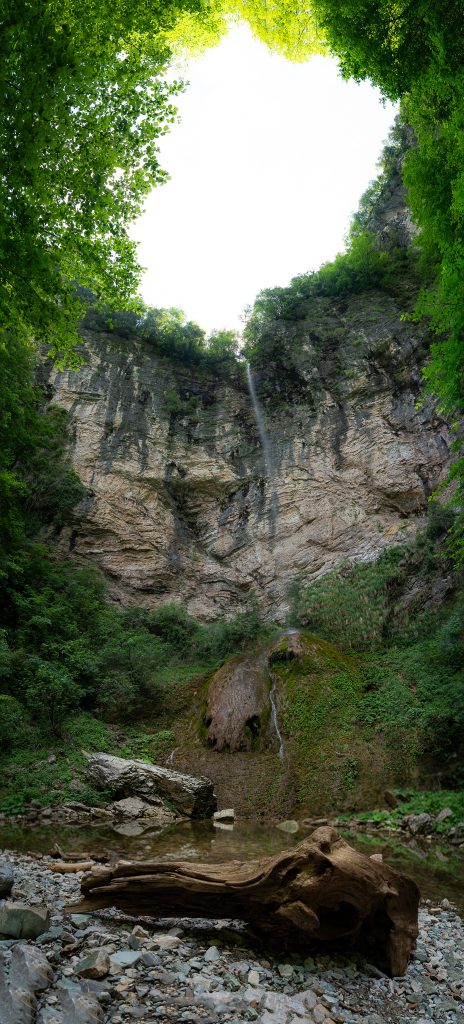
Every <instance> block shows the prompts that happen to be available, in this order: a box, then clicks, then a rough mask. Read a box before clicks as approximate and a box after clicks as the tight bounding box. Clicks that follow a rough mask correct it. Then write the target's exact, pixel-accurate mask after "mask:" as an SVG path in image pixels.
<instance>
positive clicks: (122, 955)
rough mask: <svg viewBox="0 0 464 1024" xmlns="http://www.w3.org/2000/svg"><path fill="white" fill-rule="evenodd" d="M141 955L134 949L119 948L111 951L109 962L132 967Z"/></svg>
mask: <svg viewBox="0 0 464 1024" xmlns="http://www.w3.org/2000/svg"><path fill="white" fill-rule="evenodd" d="M141 955H142V954H141V953H139V951H138V950H135V949H120V950H118V952H117V953H111V955H110V963H111V964H117V965H118V967H132V966H133V964H136V963H137V961H138V960H140V957H141Z"/></svg>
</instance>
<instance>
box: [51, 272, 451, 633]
mask: <svg viewBox="0 0 464 1024" xmlns="http://www.w3.org/2000/svg"><path fill="white" fill-rule="evenodd" d="M401 312H402V307H401V303H399V302H397V301H396V300H395V299H394V298H392V297H391V296H389V295H386V294H385V293H383V292H375V291H371V292H369V293H366V294H363V295H355V296H350V297H348V298H347V299H344V300H343V301H342V300H341V299H329V298H320V297H319V298H314V299H311V300H308V301H307V302H306V304H305V305H304V308H303V309H302V310H301V311H300V313H301V315H300V318H299V319H298V320H295V321H289V322H285V321H277V322H276V324H275V328H274V331H275V335H276V338H275V343H276V346H277V349H278V350H279V352H280V357H279V362H278V365H277V363H276V364H275V365H269V366H268V367H267V368H266V372H265V374H263V373H262V374H261V375H256V378H255V384H256V390H257V392H258V396H260V399H261V405H262V409H263V416H264V422H265V425H266V429H267V434H268V438H269V446H270V452H271V457H272V458H271V468H269V465H267V468H266V460H265V459H264V458H263V451H262V447H261V443H260V439H259V433H258V430H257V426H256V422H255V418H254V415H253V410H252V407H251V403H250V396H249V393H248V389H247V384H246V375H245V369H244V367H240V366H239V367H238V368H237V369H235V370H230V369H229V370H226V369H224V370H222V371H221V372H219V370H218V371H217V373H214V372H213V371H212V370H206V369H205V368H199V367H197V366H190V367H186V366H182V365H181V364H180V363H176V362H175V361H169V360H167V359H166V358H163V357H161V356H159V355H157V354H156V352H155V351H154V350H153V348H150V346H149V345H148V344H147V343H144V342H141V341H140V340H137V339H134V338H122V337H119V336H117V335H115V334H105V333H101V332H100V333H98V332H94V333H92V332H84V334H83V340H84V356H85V365H84V366H83V367H82V368H81V369H80V370H79V371H77V372H71V371H67V372H58V371H53V370H51V369H50V370H49V380H50V384H51V385H52V387H53V401H54V402H55V403H56V404H58V405H60V406H62V407H63V408H65V409H67V410H68V411H69V413H70V419H71V426H72V436H73V440H72V460H73V464H74V467H75V469H76V471H77V472H78V474H79V476H80V477H81V479H82V480H83V482H84V484H85V485H86V486H87V488H88V492H87V497H86V498H85V499H84V500H83V501H82V502H81V504H80V505H79V506H78V507H77V509H76V510H75V513H74V518H73V521H72V522H71V523H69V524H68V525H67V526H66V527H65V528H63V530H62V532H61V535H60V537H59V539H58V553H59V554H62V555H67V554H68V553H70V554H71V556H72V557H73V558H75V559H76V560H77V561H78V562H79V563H81V564H82V563H84V564H85V563H90V564H92V565H97V566H98V567H99V568H100V569H102V570H103V572H104V573H105V575H106V577H107V578H108V581H109V597H110V599H112V600H114V601H117V602H121V603H122V604H125V605H127V604H131V603H132V604H139V605H144V606H146V607H157V606H159V605H161V604H163V603H166V602H168V601H173V600H174V601H181V602H182V603H183V604H184V605H185V606H186V607H187V609H188V610H189V612H191V613H192V614H194V615H196V616H198V617H200V618H202V619H212V618H215V617H217V616H220V615H224V614H225V615H231V614H234V613H235V612H237V611H240V610H241V609H243V608H244V607H245V606H246V604H247V601H248V600H249V598H250V595H255V596H256V597H257V598H258V600H259V602H260V604H261V606H262V607H263V608H264V609H265V610H266V611H267V612H268V613H269V614H270V615H272V616H276V617H283V615H284V614H285V613H286V610H287V608H288V604H289V596H288V594H289V587H290V585H291V584H292V583H293V582H294V581H295V580H300V581H302V582H305V583H309V582H310V581H311V580H313V579H314V578H317V577H318V576H320V575H321V574H323V573H325V572H327V571H328V570H330V569H331V568H333V567H334V566H336V565H338V564H340V563H341V562H343V561H344V560H346V559H354V560H359V559H372V558H374V557H375V556H376V555H377V554H378V553H379V552H380V551H381V550H382V549H383V548H384V547H386V546H388V545H390V544H392V543H397V542H399V541H402V540H405V539H407V538H408V537H409V536H411V534H413V533H414V532H415V530H416V528H417V525H418V524H420V523H421V522H422V520H423V516H424V513H425V509H426V503H427V498H428V496H429V495H430V493H431V491H432V490H433V489H434V487H435V486H436V484H437V482H438V481H439V480H440V478H441V476H442V475H443V472H444V470H445V469H446V467H447V466H448V464H449V433H448V429H447V427H446V425H445V424H444V423H443V421H442V420H440V418H439V417H438V416H437V415H436V413H435V412H434V409H433V407H432V406H431V405H430V404H427V403H425V404H424V405H422V406H421V407H420V408H417V400H418V397H419V394H420V389H421V366H422V365H423V362H424V359H425V355H426V351H427V347H428V341H427V338H426V336H425V332H424V329H423V328H422V327H420V326H418V325H416V324H411V323H409V322H405V321H403V320H402V319H401ZM173 396H174V398H173ZM174 399H175V400H174ZM173 409H175V411H172V410H173ZM267 461H268V462H269V460H267Z"/></svg>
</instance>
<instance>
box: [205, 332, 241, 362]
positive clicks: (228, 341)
mask: <svg viewBox="0 0 464 1024" xmlns="http://www.w3.org/2000/svg"><path fill="white" fill-rule="evenodd" d="M206 345H207V353H208V355H209V356H212V357H213V358H214V359H218V360H226V359H236V357H237V355H238V352H239V338H238V334H237V331H225V330H218V331H212V332H211V334H210V335H209V338H208V340H207V342H206Z"/></svg>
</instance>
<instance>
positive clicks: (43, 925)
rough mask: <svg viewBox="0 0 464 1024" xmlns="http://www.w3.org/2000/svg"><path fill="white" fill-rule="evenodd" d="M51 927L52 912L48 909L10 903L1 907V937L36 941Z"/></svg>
mask: <svg viewBox="0 0 464 1024" xmlns="http://www.w3.org/2000/svg"><path fill="white" fill-rule="evenodd" d="M49 927H50V911H49V910H47V908H46V907H29V906H27V904H25V903H9V902H7V903H4V904H3V906H1V907H0V935H8V936H9V937H11V938H13V939H36V938H37V937H38V936H39V935H42V934H43V932H46V931H48V929H49Z"/></svg>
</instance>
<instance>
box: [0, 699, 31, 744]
mask: <svg viewBox="0 0 464 1024" xmlns="http://www.w3.org/2000/svg"><path fill="white" fill-rule="evenodd" d="M30 732H31V730H30V728H29V727H28V723H27V715H26V714H25V711H24V708H23V706H22V704H20V702H19V700H16V698H15V697H10V696H8V695H7V694H5V693H1V694H0V750H3V751H10V750H13V749H14V748H15V747H19V746H25V745H26V744H27V742H28V740H29V739H30Z"/></svg>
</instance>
